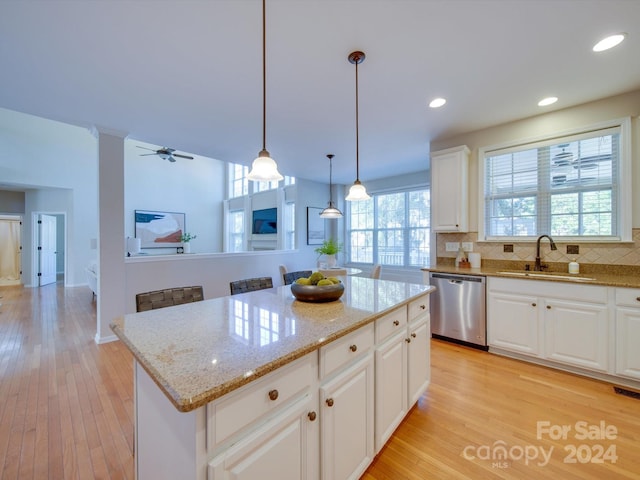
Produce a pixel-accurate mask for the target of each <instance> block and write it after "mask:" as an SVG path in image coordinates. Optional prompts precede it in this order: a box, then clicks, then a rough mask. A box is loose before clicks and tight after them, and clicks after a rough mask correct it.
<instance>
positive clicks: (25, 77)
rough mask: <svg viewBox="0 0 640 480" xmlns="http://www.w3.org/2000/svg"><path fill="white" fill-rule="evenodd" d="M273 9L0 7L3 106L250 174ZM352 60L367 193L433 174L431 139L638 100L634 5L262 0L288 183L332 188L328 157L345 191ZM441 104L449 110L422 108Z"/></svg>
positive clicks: (161, 4)
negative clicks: (629, 95) (603, 101)
mask: <svg viewBox="0 0 640 480" xmlns="http://www.w3.org/2000/svg"><path fill="white" fill-rule="evenodd" d="M261 14H262V9H261V2H260V0H209V1H205V0H199V1H189V0H181V1H178V0H166V1H151V0H149V1H145V0H121V1H107V0H104V1H55V0H52V1H31V0H22V1H13V0H0V69H1V70H0V71H1V75H2V77H1V78H2V80H0V84H1V88H0V107H4V108H8V109H11V110H16V111H20V112H24V113H30V114H33V115H37V116H41V117H44V118H49V119H54V120H59V121H63V122H67V123H71V124H75V125H82V126H84V125H87V126H88V125H98V126H102V127H107V128H110V129H115V130H120V131H124V132H128V133H129V138H131V139H133V140H139V141H144V142H148V143H151V144H155V145H158V146H169V147H173V148H176V149H178V150H179V151H182V152H187V153H193V154H197V155H203V156H206V157H211V158H217V159H220V160H225V161H232V162H236V163H244V164H247V165H249V164H250V163H251V161H252V160H253V159H254V158H255V156H256V155H257V153H258V151H259V150H260V149H261V148H262V62H261V52H262V44H261V36H262V31H261ZM617 32H626V33H627V34H628V37H627V39H626V41H625V42H624V43H623V44H622V45H620V46H619V47H617V48H616V49H613V50H611V51H609V52H605V53H600V54H594V53H592V52H591V47H592V46H593V44H594V43H595V42H596V41H597V40H599V39H600V38H601V37H603V36H605V35H607V34H611V33H617ZM353 50H363V51H364V52H365V53H366V55H367V58H366V60H365V61H364V63H362V64H361V65H360V66H359V67H358V69H359V88H360V92H359V97H360V178H361V180H362V181H363V182H366V180H367V179H375V178H381V177H384V176H389V175H398V174H401V173H408V172H414V171H418V170H424V169H426V168H427V165H428V163H427V161H428V152H429V143H430V142H431V141H434V140H436V139H442V138H446V137H449V136H452V135H455V134H458V133H462V132H466V131H472V130H477V129H481V128H485V127H488V126H492V125H497V124H501V123H505V122H509V121H513V120H516V119H520V118H525V117H529V116H533V115H538V114H540V113H544V112H548V111H553V110H558V109H562V108H566V107H570V106H573V105H577V104H581V103H585V102H588V101H591V100H595V99H599V98H604V97H608V96H612V95H616V94H619V93H624V92H628V91H632V90H636V89H639V88H640V61H639V60H638V58H640V1H638V0H493V1H490V0H448V1H447V0H267V77H268V80H267V149H268V150H269V151H270V152H271V154H272V156H273V157H274V158H275V159H276V161H277V162H278V165H279V167H280V171H281V172H282V173H283V174H288V175H295V176H298V177H303V178H310V179H315V180H320V181H326V180H327V177H328V165H327V163H328V162H327V160H326V157H325V155H326V154H327V153H333V154H335V155H336V156H335V159H334V180H337V181H338V182H341V183H346V184H349V183H351V182H353V180H354V179H355V67H354V66H353V65H352V64H350V63H349V62H348V61H347V56H348V54H349V53H350V52H351V51H353ZM548 95H555V96H558V97H559V98H560V100H559V102H558V103H556V104H555V105H553V106H551V107H546V108H545V109H541V108H540V107H538V106H537V102H538V100H540V99H541V98H542V97H545V96H548ZM436 96H444V97H446V98H447V99H448V103H447V104H446V105H445V106H444V107H443V108H441V109H437V110H432V109H429V108H427V103H428V102H429V101H430V100H431V99H432V98H434V97H436ZM141 158H143V157H141ZM144 158H149V157H144ZM159 161H160V160H159ZM187 161H188V160H187ZM176 165H177V164H176Z"/></svg>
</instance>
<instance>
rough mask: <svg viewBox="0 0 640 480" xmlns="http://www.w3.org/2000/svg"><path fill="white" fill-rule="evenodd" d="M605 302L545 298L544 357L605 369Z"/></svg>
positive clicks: (606, 327) (606, 354) (606, 336)
mask: <svg viewBox="0 0 640 480" xmlns="http://www.w3.org/2000/svg"><path fill="white" fill-rule="evenodd" d="M608 325H609V314H608V307H607V306H606V305H599V304H591V303H584V302H571V301H566V300H558V299H547V300H546V301H545V307H544V326H545V341H546V343H545V358H548V359H550V360H555V361H558V362H562V363H566V364H570V365H575V366H577V367H582V368H587V369H589V370H595V371H599V372H606V371H607V367H608V361H607V359H608V354H609V346H608V341H609V335H608Z"/></svg>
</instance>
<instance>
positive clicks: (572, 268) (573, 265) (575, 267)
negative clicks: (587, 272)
mask: <svg viewBox="0 0 640 480" xmlns="http://www.w3.org/2000/svg"><path fill="white" fill-rule="evenodd" d="M569 273H573V274H577V273H580V264H579V263H578V262H577V261H576V259H575V258H574V259H573V260H572V261H571V262H569Z"/></svg>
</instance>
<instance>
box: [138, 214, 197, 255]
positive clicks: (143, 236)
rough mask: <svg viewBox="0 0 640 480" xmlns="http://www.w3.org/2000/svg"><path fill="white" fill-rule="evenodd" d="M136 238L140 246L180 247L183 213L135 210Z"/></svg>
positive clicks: (183, 220) (182, 231)
mask: <svg viewBox="0 0 640 480" xmlns="http://www.w3.org/2000/svg"><path fill="white" fill-rule="evenodd" d="M135 215H136V238H139V239H140V243H141V245H140V246H141V247H142V248H161V247H180V246H182V241H181V240H180V238H181V237H182V234H183V233H184V231H185V230H184V222H185V218H184V217H185V215H184V213H176V212H154V211H152V210H136V211H135Z"/></svg>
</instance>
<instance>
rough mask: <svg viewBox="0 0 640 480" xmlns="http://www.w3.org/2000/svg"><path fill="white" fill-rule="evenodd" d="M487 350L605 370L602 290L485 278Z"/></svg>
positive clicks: (605, 327)
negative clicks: (504, 351)
mask: <svg viewBox="0 0 640 480" xmlns="http://www.w3.org/2000/svg"><path fill="white" fill-rule="evenodd" d="M488 283H489V291H488V299H487V330H488V339H489V346H490V347H495V348H499V349H504V350H509V351H512V352H516V353H520V354H524V355H529V356H534V357H539V358H544V359H548V360H552V361H555V362H560V363H563V364H567V365H572V366H576V367H580V368H585V369H589V370H593V371H598V372H605V373H606V372H607V371H608V370H609V361H608V358H609V339H610V336H609V316H610V315H609V310H610V309H609V305H608V292H607V287H601V286H593V285H575V284H564V283H559V282H544V281H538V280H513V279H509V280H507V279H504V278H490V279H489V282H488Z"/></svg>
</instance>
